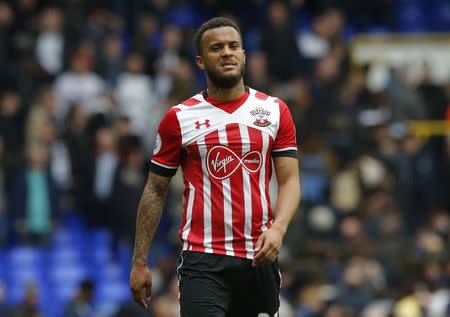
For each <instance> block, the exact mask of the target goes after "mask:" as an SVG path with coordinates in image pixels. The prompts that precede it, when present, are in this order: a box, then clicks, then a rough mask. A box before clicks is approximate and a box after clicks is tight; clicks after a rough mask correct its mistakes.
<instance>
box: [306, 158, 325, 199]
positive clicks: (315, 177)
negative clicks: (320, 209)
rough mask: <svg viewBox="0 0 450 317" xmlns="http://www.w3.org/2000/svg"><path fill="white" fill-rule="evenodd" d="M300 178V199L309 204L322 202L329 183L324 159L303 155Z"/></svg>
mask: <svg viewBox="0 0 450 317" xmlns="http://www.w3.org/2000/svg"><path fill="white" fill-rule="evenodd" d="M300 177H301V182H302V199H304V200H305V201H307V202H310V203H319V202H322V201H323V199H324V197H325V189H326V187H327V186H328V183H329V179H328V175H327V170H326V166H325V161H324V159H323V158H322V157H321V156H320V155H314V154H308V155H305V157H304V159H303V164H302V173H301V175H300Z"/></svg>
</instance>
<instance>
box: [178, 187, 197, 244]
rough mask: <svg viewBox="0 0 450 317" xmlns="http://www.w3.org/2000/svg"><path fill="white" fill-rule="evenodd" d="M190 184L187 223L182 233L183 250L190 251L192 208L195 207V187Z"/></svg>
mask: <svg viewBox="0 0 450 317" xmlns="http://www.w3.org/2000/svg"><path fill="white" fill-rule="evenodd" d="M188 183H189V198H188V204H187V207H186V223H185V224H184V227H183V231H182V233H181V238H182V240H183V250H187V249H188V242H187V239H188V235H189V232H190V231H191V219H192V208H193V205H194V198H195V187H194V186H193V185H192V184H191V183H190V182H188Z"/></svg>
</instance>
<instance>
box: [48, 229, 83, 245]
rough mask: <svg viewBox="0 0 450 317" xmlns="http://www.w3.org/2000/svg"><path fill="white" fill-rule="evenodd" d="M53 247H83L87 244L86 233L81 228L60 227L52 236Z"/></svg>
mask: <svg viewBox="0 0 450 317" xmlns="http://www.w3.org/2000/svg"><path fill="white" fill-rule="evenodd" d="M51 238H52V239H51V242H52V247H61V246H71V247H73V248H75V247H78V248H83V247H84V245H85V244H86V233H85V231H84V230H83V229H80V228H70V229H69V228H59V229H57V230H56V231H55V232H53V234H52V237H51Z"/></svg>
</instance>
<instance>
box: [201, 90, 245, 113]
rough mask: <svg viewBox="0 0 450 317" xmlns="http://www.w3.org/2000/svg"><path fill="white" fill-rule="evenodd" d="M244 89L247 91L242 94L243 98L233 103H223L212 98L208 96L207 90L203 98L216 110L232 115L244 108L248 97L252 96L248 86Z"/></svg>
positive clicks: (232, 101)
mask: <svg viewBox="0 0 450 317" xmlns="http://www.w3.org/2000/svg"><path fill="white" fill-rule="evenodd" d="M244 88H245V91H244V93H243V94H242V96H241V97H239V98H238V99H235V100H231V101H221V100H217V99H214V98H211V97H209V96H208V92H207V91H206V90H204V91H203V92H202V94H203V98H205V100H206V101H207V102H209V103H210V104H211V105H213V106H214V107H216V108H219V109H220V110H223V111H225V112H228V113H229V114H232V113H233V112H235V111H236V110H237V109H239V107H240V106H242V105H243V104H244V102H245V101H246V100H247V99H248V96H249V95H250V90H249V88H248V87H247V86H245V87H244Z"/></svg>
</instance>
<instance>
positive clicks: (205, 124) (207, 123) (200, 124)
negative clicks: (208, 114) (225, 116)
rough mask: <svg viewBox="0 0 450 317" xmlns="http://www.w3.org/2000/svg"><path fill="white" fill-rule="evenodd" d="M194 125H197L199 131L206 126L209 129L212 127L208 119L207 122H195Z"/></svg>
mask: <svg viewBox="0 0 450 317" xmlns="http://www.w3.org/2000/svg"><path fill="white" fill-rule="evenodd" d="M194 124H195V128H196V129H197V130H198V129H200V127H201V126H202V125H204V126H205V128H209V127H210V126H211V125H210V124H209V120H208V119H206V120H205V122H200V121H195V122H194Z"/></svg>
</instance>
